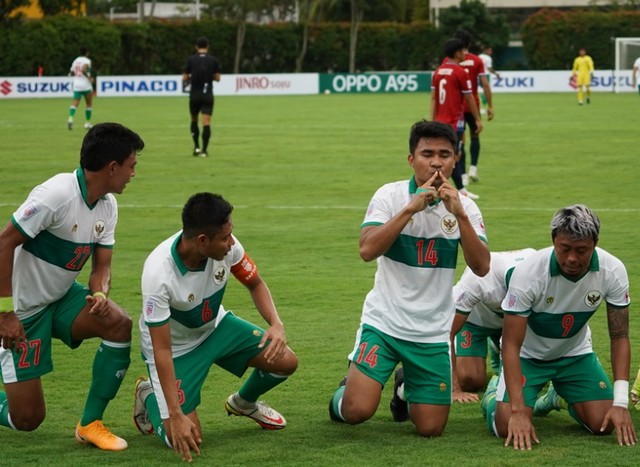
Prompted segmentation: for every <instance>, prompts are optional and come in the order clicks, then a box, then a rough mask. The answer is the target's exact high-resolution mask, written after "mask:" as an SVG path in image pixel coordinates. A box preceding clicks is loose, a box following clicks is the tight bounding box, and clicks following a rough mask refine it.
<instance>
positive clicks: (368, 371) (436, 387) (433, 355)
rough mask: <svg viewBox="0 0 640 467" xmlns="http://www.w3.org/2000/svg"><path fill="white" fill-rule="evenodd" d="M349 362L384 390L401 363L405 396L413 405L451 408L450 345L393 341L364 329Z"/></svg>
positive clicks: (393, 339)
mask: <svg viewBox="0 0 640 467" xmlns="http://www.w3.org/2000/svg"><path fill="white" fill-rule="evenodd" d="M349 359H350V360H351V361H352V362H353V363H354V364H355V365H356V366H357V367H358V370H360V371H361V372H362V373H364V374H365V375H367V376H368V377H370V378H372V379H374V380H376V381H377V382H379V383H380V384H381V385H382V386H383V387H384V385H385V384H386V382H387V381H388V380H389V378H390V377H391V374H392V373H393V371H394V369H395V367H396V365H397V364H398V362H402V366H403V367H404V393H405V396H406V399H407V401H409V402H411V403H414V404H438V405H451V354H450V351H449V343H448V342H441V343H434V344H425V343H419V342H411V341H407V340H402V339H396V338H395V337H391V336H389V335H387V334H385V333H383V332H382V331H380V330H378V329H376V328H374V327H373V326H369V325H366V324H365V325H363V326H362V328H361V329H360V331H359V332H358V338H357V342H356V346H355V349H354V351H353V352H352V353H351V355H350V356H349Z"/></svg>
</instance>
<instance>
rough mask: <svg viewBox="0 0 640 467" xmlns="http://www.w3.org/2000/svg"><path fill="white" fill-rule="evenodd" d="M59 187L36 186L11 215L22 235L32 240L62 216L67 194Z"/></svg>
mask: <svg viewBox="0 0 640 467" xmlns="http://www.w3.org/2000/svg"><path fill="white" fill-rule="evenodd" d="M60 186H61V185H56V184H42V185H38V186H37V187H35V188H34V189H33V190H31V193H29V196H28V197H27V199H26V200H25V201H24V202H23V203H22V205H20V207H18V209H17V210H16V211H15V212H14V213H13V215H12V216H11V221H12V222H13V225H15V227H16V228H17V229H18V230H20V232H22V234H23V235H25V236H26V237H28V238H31V239H33V238H35V237H36V236H37V235H38V234H39V233H40V232H42V231H43V230H46V229H47V228H48V227H49V226H51V225H53V224H55V223H56V222H57V219H59V218H62V216H64V212H65V210H66V208H67V206H68V201H69V194H68V193H67V192H66V190H65V189H64V187H63V188H60Z"/></svg>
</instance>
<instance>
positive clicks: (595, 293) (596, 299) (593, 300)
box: [584, 290, 602, 308]
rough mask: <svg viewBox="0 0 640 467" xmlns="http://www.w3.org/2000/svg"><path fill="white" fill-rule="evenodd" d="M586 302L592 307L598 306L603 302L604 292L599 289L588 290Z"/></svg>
mask: <svg viewBox="0 0 640 467" xmlns="http://www.w3.org/2000/svg"><path fill="white" fill-rule="evenodd" d="M584 303H585V304H586V305H587V306H588V307H590V308H597V307H598V306H600V304H601V303H602V293H601V292H600V291H599V290H592V291H590V292H587V295H585V297H584Z"/></svg>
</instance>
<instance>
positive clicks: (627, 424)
mask: <svg viewBox="0 0 640 467" xmlns="http://www.w3.org/2000/svg"><path fill="white" fill-rule="evenodd" d="M609 423H611V424H613V426H614V427H615V429H616V437H617V438H618V444H619V445H620V446H622V445H626V446H633V445H634V444H636V442H637V441H638V437H637V435H636V431H635V429H634V427H633V422H632V421H631V416H630V415H629V409H625V408H624V407H616V406H611V408H610V409H609V410H607V413H606V414H605V416H604V420H603V421H602V426H601V427H600V431H601V432H602V431H605V430H606V429H607V426H609Z"/></svg>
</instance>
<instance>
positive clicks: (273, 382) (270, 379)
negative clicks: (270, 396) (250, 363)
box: [238, 368, 287, 402]
mask: <svg viewBox="0 0 640 467" xmlns="http://www.w3.org/2000/svg"><path fill="white" fill-rule="evenodd" d="M286 379H287V376H285V375H278V374H275V373H267V372H266V371H262V370H258V369H257V368H254V370H253V372H251V374H250V375H249V378H248V379H247V380H246V381H245V383H244V384H243V385H242V387H241V388H240V389H239V390H238V395H239V396H240V397H242V398H243V399H244V400H246V401H247V402H256V401H257V400H258V398H259V397H260V396H261V395H263V394H264V393H266V392H267V391H269V390H270V389H273V388H275V387H276V386H277V385H278V384H280V383H283V382H284V381H285V380H286Z"/></svg>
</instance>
